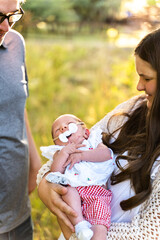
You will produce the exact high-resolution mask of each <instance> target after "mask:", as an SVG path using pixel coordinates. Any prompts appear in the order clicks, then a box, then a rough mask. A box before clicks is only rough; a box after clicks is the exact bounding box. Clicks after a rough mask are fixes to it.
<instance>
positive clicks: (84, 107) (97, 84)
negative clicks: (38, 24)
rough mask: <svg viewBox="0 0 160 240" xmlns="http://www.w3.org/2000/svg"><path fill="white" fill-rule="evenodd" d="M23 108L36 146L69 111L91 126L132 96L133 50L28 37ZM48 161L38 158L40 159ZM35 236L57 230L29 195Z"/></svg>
mask: <svg viewBox="0 0 160 240" xmlns="http://www.w3.org/2000/svg"><path fill="white" fill-rule="evenodd" d="M26 48H27V49H26V50H27V51H26V54H27V55H26V60H27V68H28V77H29V89H30V91H29V94H30V96H29V99H28V102H27V109H28V114H29V119H30V123H31V128H32V132H33V135H34V139H35V141H36V145H37V148H38V149H39V147H40V146H42V145H44V146H45V145H51V144H53V143H52V138H51V124H52V122H53V120H54V119H55V118H57V117H58V116H59V115H60V114H64V113H73V114H75V115H77V116H78V117H80V118H81V119H82V120H84V121H85V122H86V124H87V126H88V127H89V128H90V127H91V126H92V125H93V124H95V123H96V122H97V121H99V120H100V119H101V118H102V117H103V116H105V114H106V113H107V112H109V111H110V110H111V109H113V108H114V107H115V106H116V105H117V104H119V103H121V102H122V101H125V100H127V99H128V98H130V97H131V96H133V95H135V94H137V91H136V78H137V76H136V73H135V69H134V59H133V57H132V50H133V49H132V48H118V47H115V45H114V44H113V43H112V42H107V41H105V40H102V39H101V40H100V39H97V38H95V36H92V40H91V39H89V40H87V39H83V40H82V39H79V40H78V39H74V40H72V41H70V40H65V41H63V40H61V41H57V42H56V41H50V40H43V39H41V40H29V39H28V40H27V41H26ZM46 161H47V160H46V159H44V158H43V163H44V162H46ZM31 203H32V216H33V221H34V227H35V230H34V240H56V239H58V236H59V234H60V229H59V226H58V223H57V221H56V217H55V216H53V215H52V214H51V213H50V212H49V210H48V209H47V208H46V207H45V206H44V205H43V203H42V202H41V201H40V199H39V198H38V195H37V192H34V193H33V194H32V195H31Z"/></svg>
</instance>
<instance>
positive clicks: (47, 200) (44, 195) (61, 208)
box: [38, 177, 77, 232]
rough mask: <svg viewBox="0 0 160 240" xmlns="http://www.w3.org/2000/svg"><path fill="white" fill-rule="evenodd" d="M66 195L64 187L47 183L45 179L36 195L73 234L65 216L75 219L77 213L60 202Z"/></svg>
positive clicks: (71, 226)
mask: <svg viewBox="0 0 160 240" xmlns="http://www.w3.org/2000/svg"><path fill="white" fill-rule="evenodd" d="M66 193H67V188H66V187H63V186H61V185H59V184H55V183H49V182H47V180H46V179H45V177H44V178H43V179H42V180H41V182H40V183H39V186H38V194H39V197H40V199H41V200H42V202H43V203H44V204H45V205H46V207H47V208H48V209H49V210H50V211H51V212H52V213H53V214H55V215H56V216H57V217H58V218H59V219H60V220H61V221H62V222H63V223H64V224H65V225H66V226H68V227H69V228H70V229H71V231H72V232H74V227H73V225H72V224H71V222H70V220H69V218H68V217H67V216H68V215H69V216H73V217H77V213H76V212H75V211H74V210H73V209H72V208H71V207H70V206H68V205H67V204H66V203H65V202H64V201H63V200H62V196H63V195H65V194H66Z"/></svg>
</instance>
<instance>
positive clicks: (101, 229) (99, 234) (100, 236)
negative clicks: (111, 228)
mask: <svg viewBox="0 0 160 240" xmlns="http://www.w3.org/2000/svg"><path fill="white" fill-rule="evenodd" d="M91 229H92V231H93V233H94V234H93V237H92V238H91V240H106V239H107V228H106V226H104V225H93V226H92V228H91Z"/></svg>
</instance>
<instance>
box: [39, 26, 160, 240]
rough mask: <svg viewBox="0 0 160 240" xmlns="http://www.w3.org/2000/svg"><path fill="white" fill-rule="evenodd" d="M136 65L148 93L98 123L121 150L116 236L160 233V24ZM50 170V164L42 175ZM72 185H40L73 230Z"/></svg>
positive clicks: (114, 185) (115, 183) (115, 187)
mask: <svg viewBox="0 0 160 240" xmlns="http://www.w3.org/2000/svg"><path fill="white" fill-rule="evenodd" d="M135 65H136V71H137V73H138V75H139V81H138V84H137V90H138V91H144V92H145V95H144V96H142V95H141V96H136V97H134V98H132V99H130V100H128V101H127V102H124V103H122V104H120V105H119V106H118V107H117V108H115V109H114V110H113V111H112V112H110V113H109V114H107V115H106V116H105V117H104V118H103V119H102V120H101V121H100V122H98V123H97V124H96V125H95V126H94V128H96V127H97V126H101V128H102V129H103V131H104V132H105V133H106V134H104V136H103V142H104V143H105V144H106V145H107V146H108V147H110V148H112V150H113V152H114V153H115V154H116V156H117V157H116V165H117V166H116V171H115V173H114V175H112V177H111V183H110V186H109V188H110V190H111V191H112V193H113V199H112V202H111V210H112V219H111V222H112V224H111V228H110V230H109V232H108V235H107V239H114V240H115V239H121V240H122V239H160V228H159V226H160V214H159V212H160V209H158V208H159V206H160V185H159V180H160V173H159V170H160V29H158V30H156V31H154V32H152V33H150V34H148V35H147V36H146V37H145V38H144V39H142V41H141V42H140V43H139V44H138V46H137V47H136V49H135ZM47 171H49V164H48V167H47V166H46V169H45V170H44V169H41V172H40V174H39V178H41V176H42V175H43V174H45V173H46V172H47ZM66 191H67V189H65V188H63V187H62V186H58V185H49V184H48V183H47V182H46V180H45V178H43V180H42V181H41V183H40V185H39V196H40V198H41V200H42V201H43V202H44V203H45V204H46V206H47V207H48V208H49V209H50V210H51V211H52V212H53V213H54V214H55V215H57V216H58V217H59V218H60V219H61V220H62V221H64V224H65V225H66V226H67V227H68V228H70V229H71V230H72V231H73V226H72V225H71V223H70V222H69V220H68V218H67V215H70V214H71V215H74V214H75V212H74V211H73V210H72V209H70V208H69V207H68V206H66V205H65V203H64V202H62V201H60V200H61V197H60V195H63V194H65V192H66ZM61 239H62V238H61ZM70 239H76V238H74V237H73V236H72V237H71V238H70Z"/></svg>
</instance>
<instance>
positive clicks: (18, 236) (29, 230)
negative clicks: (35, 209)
mask: <svg viewBox="0 0 160 240" xmlns="http://www.w3.org/2000/svg"><path fill="white" fill-rule="evenodd" d="M32 239H33V224H32V219H31V217H29V218H28V219H27V220H26V221H24V222H23V223H22V224H21V225H19V226H18V227H16V228H14V229H13V230H11V231H10V232H7V233H2V234H0V240H32Z"/></svg>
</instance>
